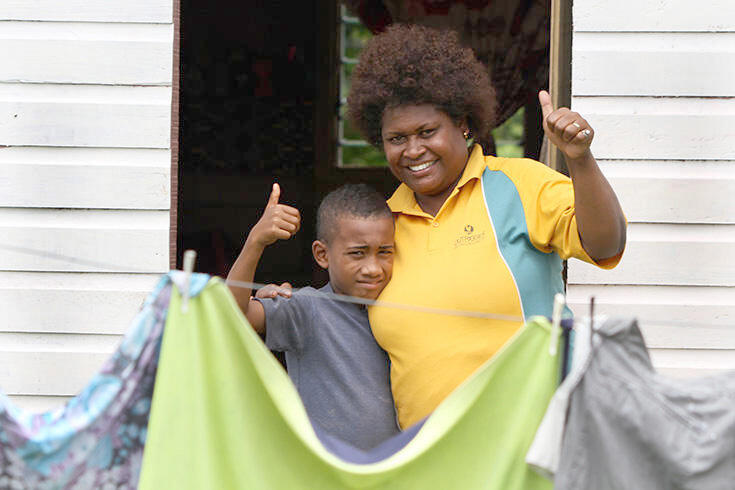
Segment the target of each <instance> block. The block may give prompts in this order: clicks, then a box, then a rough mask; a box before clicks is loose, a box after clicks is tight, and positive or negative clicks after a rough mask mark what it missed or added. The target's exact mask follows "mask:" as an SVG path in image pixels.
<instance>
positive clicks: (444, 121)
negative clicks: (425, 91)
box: [382, 104, 469, 215]
mask: <svg viewBox="0 0 735 490" xmlns="http://www.w3.org/2000/svg"><path fill="white" fill-rule="evenodd" d="M466 130H467V123H466V122H464V121H462V122H460V123H459V124H457V123H456V122H455V121H453V120H452V118H450V117H449V115H447V114H446V113H445V112H443V111H440V110H439V109H437V108H436V107H434V106H433V105H430V104H421V105H401V106H397V107H390V108H386V109H385V112H384V113H383V127H382V137H383V149H384V150H385V156H386V158H387V160H388V165H390V169H391V172H393V175H395V176H396V178H397V179H398V180H400V181H401V182H403V183H404V184H406V185H407V186H408V187H410V188H411V190H413V191H414V193H415V194H416V201H417V202H418V203H419V205H420V206H421V208H422V209H424V211H426V212H428V213H429V214H433V215H435V214H436V213H437V212H438V211H439V208H441V205H442V204H444V201H445V200H446V199H447V197H449V194H450V193H451V192H452V189H454V186H455V185H456V184H457V181H458V180H459V178H460V176H461V175H462V171H463V170H464V167H465V165H466V164H467V158H468V156H469V153H468V150H467V142H466V140H465V138H464V134H463V133H464V131H466Z"/></svg>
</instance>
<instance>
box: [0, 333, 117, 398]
mask: <svg viewBox="0 0 735 490" xmlns="http://www.w3.org/2000/svg"><path fill="white" fill-rule="evenodd" d="M120 338H121V337H120V336H117V335H62V334H59V335H54V334H13V333H0V387H2V389H3V391H4V392H5V393H7V394H10V395H44V396H48V395H52V396H69V395H76V394H78V393H79V392H80V391H81V390H82V389H83V388H84V387H85V386H86V385H87V383H89V380H90V379H91V378H92V376H94V374H95V373H97V372H98V371H99V369H100V368H101V367H102V365H103V364H104V363H105V361H107V359H109V357H110V355H111V354H112V353H113V352H114V351H115V349H116V348H117V345H118V344H119V342H120Z"/></svg>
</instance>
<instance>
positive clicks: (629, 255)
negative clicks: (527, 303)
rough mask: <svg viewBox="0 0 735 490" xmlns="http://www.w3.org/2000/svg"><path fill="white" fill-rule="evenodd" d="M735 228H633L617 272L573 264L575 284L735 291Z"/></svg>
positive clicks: (571, 274) (572, 281)
mask: <svg viewBox="0 0 735 490" xmlns="http://www.w3.org/2000/svg"><path fill="white" fill-rule="evenodd" d="M733 247H735V226H733V225H669V224H642V223H641V224H638V223H633V224H630V225H629V226H628V244H627V249H626V251H625V254H624V256H623V259H622V260H621V261H620V264H619V265H618V266H617V267H616V268H615V269H613V270H610V271H603V270H601V269H599V268H597V267H595V266H593V265H590V264H587V263H584V262H581V261H578V260H572V261H569V266H568V282H569V283H570V284H641V285H682V286H735V261H734V260H732V250H733Z"/></svg>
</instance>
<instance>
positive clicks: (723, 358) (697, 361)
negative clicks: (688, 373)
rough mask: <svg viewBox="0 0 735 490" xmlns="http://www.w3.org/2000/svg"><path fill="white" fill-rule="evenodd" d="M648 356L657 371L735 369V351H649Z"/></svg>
mask: <svg viewBox="0 0 735 490" xmlns="http://www.w3.org/2000/svg"><path fill="white" fill-rule="evenodd" d="M649 354H650V355H651V361H652V362H653V365H654V366H655V367H656V368H657V369H691V370H700V369H706V370H710V371H713V372H714V371H729V370H733V369H735V350H704V349H649Z"/></svg>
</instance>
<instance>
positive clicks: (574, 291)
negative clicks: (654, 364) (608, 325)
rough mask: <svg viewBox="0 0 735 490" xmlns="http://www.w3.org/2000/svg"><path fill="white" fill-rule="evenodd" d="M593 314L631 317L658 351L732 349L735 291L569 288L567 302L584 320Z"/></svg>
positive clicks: (665, 287)
mask: <svg viewBox="0 0 735 490" xmlns="http://www.w3.org/2000/svg"><path fill="white" fill-rule="evenodd" d="M591 296H594V297H595V312H596V314H600V315H608V316H610V317H621V316H625V317H634V318H636V319H637V320H638V322H639V326H640V328H641V330H642V331H643V335H644V337H645V339H646V344H647V345H648V346H649V347H656V348H689V349H735V288H733V287H730V288H722V287H687V286H607V285H586V284H585V285H577V284H570V285H569V287H568V288H567V302H568V303H569V307H570V308H571V309H572V311H573V312H574V313H575V314H576V315H578V316H587V315H588V312H589V299H590V297H591Z"/></svg>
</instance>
